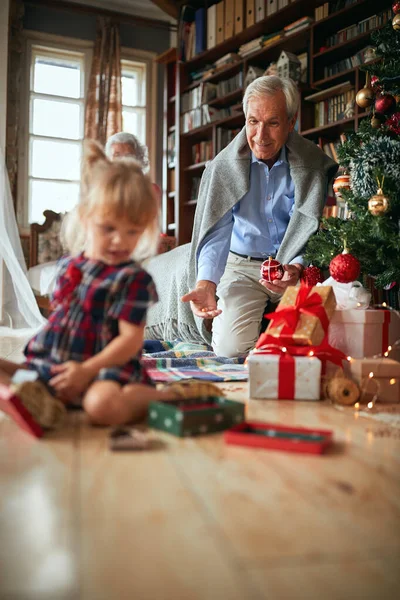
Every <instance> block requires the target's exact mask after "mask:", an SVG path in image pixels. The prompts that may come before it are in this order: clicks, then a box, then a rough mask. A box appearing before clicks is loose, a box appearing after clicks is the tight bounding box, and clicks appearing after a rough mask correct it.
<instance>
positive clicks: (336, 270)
mask: <svg viewBox="0 0 400 600" xmlns="http://www.w3.org/2000/svg"><path fill="white" fill-rule="evenodd" d="M329 272H330V274H331V276H332V277H333V279H335V281H338V282H339V283H350V282H351V281H355V280H356V279H357V277H358V276H359V274H360V261H359V260H358V259H357V258H356V257H355V256H353V255H352V254H350V253H349V252H348V251H347V250H346V249H345V250H344V251H343V253H342V254H338V255H337V256H335V258H332V260H331V262H330V264H329Z"/></svg>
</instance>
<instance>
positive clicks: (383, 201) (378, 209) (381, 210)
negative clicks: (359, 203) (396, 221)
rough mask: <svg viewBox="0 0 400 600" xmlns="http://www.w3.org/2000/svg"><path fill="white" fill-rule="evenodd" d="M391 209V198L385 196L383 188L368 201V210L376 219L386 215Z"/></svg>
mask: <svg viewBox="0 0 400 600" xmlns="http://www.w3.org/2000/svg"><path fill="white" fill-rule="evenodd" d="M388 209H389V198H388V197H387V196H385V195H384V193H383V192H382V190H381V188H379V189H378V191H377V193H376V194H375V196H372V198H370V199H369V200H368V210H369V212H370V213H371V215H373V216H374V217H380V216H381V215H384V214H385V212H387V211H388Z"/></svg>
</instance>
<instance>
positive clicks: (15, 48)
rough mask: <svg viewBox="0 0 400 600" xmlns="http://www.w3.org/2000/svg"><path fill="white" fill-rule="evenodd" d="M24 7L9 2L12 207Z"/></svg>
mask: <svg viewBox="0 0 400 600" xmlns="http://www.w3.org/2000/svg"><path fill="white" fill-rule="evenodd" d="M23 16H24V5H23V3H22V0H11V2H10V29H9V38H8V83H7V136H6V151H5V154H6V164H7V171H8V178H9V180H10V188H11V195H12V197H13V200H14V206H16V201H17V172H18V138H19V125H20V104H19V99H20V96H21V81H22V53H23V47H24V39H23Z"/></svg>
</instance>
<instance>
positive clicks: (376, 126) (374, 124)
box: [371, 115, 382, 129]
mask: <svg viewBox="0 0 400 600" xmlns="http://www.w3.org/2000/svg"><path fill="white" fill-rule="evenodd" d="M381 125H382V121H381V120H380V119H379V118H378V117H377V116H376V115H374V116H373V117H372V119H371V127H372V128H373V129H379V127H380V126H381Z"/></svg>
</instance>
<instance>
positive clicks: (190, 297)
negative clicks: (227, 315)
mask: <svg viewBox="0 0 400 600" xmlns="http://www.w3.org/2000/svg"><path fill="white" fill-rule="evenodd" d="M216 289H217V286H216V285H215V283H213V282H212V281H207V280H202V281H198V282H197V284H196V287H195V289H194V290H192V291H191V292H189V293H188V294H185V295H184V296H182V298H181V300H182V302H190V307H191V309H192V311H193V314H195V315H197V316H198V317H202V318H203V319H213V318H214V317H217V316H218V315H220V314H221V312H222V310H220V309H218V308H217V300H216V298H215V291H216Z"/></svg>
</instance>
